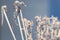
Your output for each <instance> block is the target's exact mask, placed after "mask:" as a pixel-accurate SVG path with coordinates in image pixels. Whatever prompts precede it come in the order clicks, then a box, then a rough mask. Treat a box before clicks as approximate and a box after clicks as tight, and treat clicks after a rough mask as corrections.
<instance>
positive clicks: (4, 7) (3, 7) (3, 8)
mask: <svg viewBox="0 0 60 40" xmlns="http://www.w3.org/2000/svg"><path fill="white" fill-rule="evenodd" d="M6 8H7V6H6V5H4V6H2V10H3V14H4V16H5V19H6V21H7V23H8V26H9V29H10V32H11V34H12V36H13V39H14V40H16V37H15V35H14V32H13V30H12V28H11V25H10V22H9V20H8V17H7V14H6V12H5V11H6V10H5V9H6Z"/></svg>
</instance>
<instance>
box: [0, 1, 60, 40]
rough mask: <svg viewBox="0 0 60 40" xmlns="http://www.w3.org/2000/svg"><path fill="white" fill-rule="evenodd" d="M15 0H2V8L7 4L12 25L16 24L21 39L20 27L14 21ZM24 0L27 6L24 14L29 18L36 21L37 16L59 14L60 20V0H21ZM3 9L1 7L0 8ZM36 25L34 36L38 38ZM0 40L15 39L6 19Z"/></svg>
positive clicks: (1, 27) (0, 3) (15, 27)
mask: <svg viewBox="0 0 60 40" xmlns="http://www.w3.org/2000/svg"><path fill="white" fill-rule="evenodd" d="M14 1H15V0H0V8H1V6H2V5H7V7H8V8H7V10H8V11H7V15H8V18H9V21H10V23H11V25H14V27H12V28H13V31H14V33H15V35H16V38H17V40H21V36H19V35H20V33H19V28H18V27H17V26H16V25H15V24H14V22H13V15H12V14H13V13H14V7H13V3H14ZM19 1H24V2H25V4H26V5H27V7H24V8H23V10H22V13H23V16H24V17H25V18H27V19H29V20H33V21H34V23H35V19H34V17H35V16H46V15H47V16H49V17H50V16H52V15H53V16H57V17H58V19H59V20H60V0H19ZM0 11H1V9H0ZM0 23H1V12H0ZM35 27H36V25H35V24H34V26H33V31H32V35H33V36H32V37H33V40H36V36H35V34H36V33H35ZM0 40H13V38H12V35H11V32H10V30H9V27H8V25H7V22H6V20H5V19H4V24H3V26H1V25H0Z"/></svg>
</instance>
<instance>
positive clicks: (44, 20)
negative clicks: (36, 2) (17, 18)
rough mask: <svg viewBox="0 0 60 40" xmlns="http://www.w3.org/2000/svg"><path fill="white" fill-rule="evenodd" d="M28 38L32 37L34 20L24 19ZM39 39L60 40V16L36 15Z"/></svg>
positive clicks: (29, 39) (31, 39)
mask: <svg viewBox="0 0 60 40" xmlns="http://www.w3.org/2000/svg"><path fill="white" fill-rule="evenodd" d="M23 21H24V25H25V31H26V34H27V39H28V40H33V38H32V27H33V25H34V22H33V21H32V20H28V19H26V18H24V19H23ZM35 21H36V33H37V40H60V21H59V20H58V17H54V16H51V17H48V16H44V17H41V16H35Z"/></svg>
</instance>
